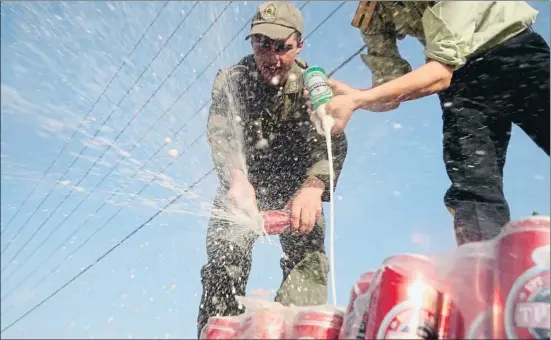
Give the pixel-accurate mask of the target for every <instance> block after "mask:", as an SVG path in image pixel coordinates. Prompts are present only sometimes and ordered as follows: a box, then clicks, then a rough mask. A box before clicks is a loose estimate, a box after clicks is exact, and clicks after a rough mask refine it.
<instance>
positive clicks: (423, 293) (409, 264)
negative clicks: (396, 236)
mask: <svg viewBox="0 0 551 340" xmlns="http://www.w3.org/2000/svg"><path fill="white" fill-rule="evenodd" d="M435 277H436V267H435V265H434V263H432V262H431V261H430V260H429V259H428V258H427V257H425V256H422V255H409V254H408V255H398V256H393V257H391V258H388V259H387V260H385V261H384V263H383V266H382V268H381V269H380V270H379V272H378V273H377V276H376V279H375V280H374V282H373V283H372V285H373V289H372V292H371V298H370V303H369V307H368V312H367V313H366V317H365V318H364V321H363V323H362V327H360V333H363V332H365V335H364V339H428V338H430V339H435V338H438V339H442V338H445V337H446V336H447V334H445V332H446V331H447V328H448V326H449V325H448V322H449V310H450V306H449V303H450V301H449V299H448V298H447V297H446V295H444V294H442V293H440V292H439V291H438V290H437V289H436V288H435V285H436V283H435V280H434V278H435Z"/></svg>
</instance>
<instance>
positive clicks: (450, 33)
mask: <svg viewBox="0 0 551 340" xmlns="http://www.w3.org/2000/svg"><path fill="white" fill-rule="evenodd" d="M488 6H491V2H487V1H441V2H439V3H438V4H436V5H435V6H433V7H429V8H427V10H426V11H425V13H424V14H423V29H424V32H425V39H426V47H425V52H424V53H425V56H426V58H427V63H426V64H425V65H423V66H421V67H419V68H417V69H416V70H414V71H412V72H409V73H407V74H405V75H403V76H401V77H399V78H396V79H394V80H392V81H390V82H388V83H385V84H384V85H381V86H378V87H375V88H371V89H367V90H364V91H360V92H357V93H356V95H355V99H354V102H355V106H356V107H357V108H363V109H366V110H370V111H386V108H387V107H392V106H394V105H396V104H399V103H400V102H403V101H408V100H414V99H418V98H422V97H426V96H429V95H431V94H434V93H438V92H441V91H444V90H446V89H447V88H448V87H449V85H450V83H451V79H452V76H453V72H454V71H455V70H457V69H459V68H460V67H462V66H463V65H465V63H466V61H467V57H468V56H469V55H470V54H471V53H472V52H473V51H471V41H472V39H474V32H475V28H476V22H477V19H478V18H480V16H481V15H482V13H484V11H486V10H487V7H488Z"/></svg>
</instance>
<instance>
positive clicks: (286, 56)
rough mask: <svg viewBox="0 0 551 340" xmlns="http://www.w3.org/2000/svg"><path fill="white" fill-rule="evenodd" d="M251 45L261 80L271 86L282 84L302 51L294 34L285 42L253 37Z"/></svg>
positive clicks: (264, 37) (260, 36)
mask: <svg viewBox="0 0 551 340" xmlns="http://www.w3.org/2000/svg"><path fill="white" fill-rule="evenodd" d="M251 43H252V47H253V54H254V59H255V61H256V65H257V68H258V71H259V72H260V75H261V76H262V79H263V80H264V81H265V82H267V83H270V84H273V85H280V84H282V83H283V82H284V81H285V80H286V76H287V73H288V72H289V71H290V70H291V67H292V66H293V63H294V62H295V59H296V57H297V55H298V54H299V52H300V50H301V49H302V42H300V41H298V40H297V35H296V33H294V34H292V35H291V36H290V37H289V38H288V39H287V40H272V39H270V38H268V37H266V36H264V35H253V36H252V37H251Z"/></svg>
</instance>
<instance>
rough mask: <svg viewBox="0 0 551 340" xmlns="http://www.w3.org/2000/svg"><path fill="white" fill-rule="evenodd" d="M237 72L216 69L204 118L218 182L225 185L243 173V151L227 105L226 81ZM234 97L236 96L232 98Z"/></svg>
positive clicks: (238, 131) (237, 123)
mask: <svg viewBox="0 0 551 340" xmlns="http://www.w3.org/2000/svg"><path fill="white" fill-rule="evenodd" d="M235 76H238V75H236V74H235V72H231V71H226V70H224V71H222V70H221V71H219V72H218V74H217V75H216V78H215V80H214V85H213V88H212V94H211V98H212V104H211V106H210V109H209V116H208V121H207V140H208V143H209V146H210V149H211V157H212V161H213V163H214V167H215V169H216V172H217V174H218V178H219V180H220V183H221V184H222V185H223V186H224V187H226V188H228V187H229V185H230V184H231V182H232V178H238V177H239V178H242V177H245V178H246V177H247V174H246V173H244V172H243V171H244V170H245V167H244V164H245V160H244V155H243V152H242V150H241V144H242V140H241V139H242V138H241V133H240V129H241V127H240V125H239V122H238V121H236V119H235V112H233V111H232V109H231V108H232V107H234V106H231V105H230V100H231V99H230V98H229V96H228V95H229V93H228V92H227V91H228V89H229V88H230V84H231V83H230V82H232V81H233V79H232V78H233V77H235ZM232 99H233V101H236V98H232Z"/></svg>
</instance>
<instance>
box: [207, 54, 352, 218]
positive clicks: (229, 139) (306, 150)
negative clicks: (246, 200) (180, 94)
mask: <svg viewBox="0 0 551 340" xmlns="http://www.w3.org/2000/svg"><path fill="white" fill-rule="evenodd" d="M305 67H306V65H305V64H303V63H301V62H297V63H296V64H294V65H293V67H292V69H291V71H290V75H289V80H287V82H286V83H285V85H283V86H282V87H280V88H278V87H275V86H270V85H268V84H265V83H264V82H263V81H262V80H261V79H259V78H260V75H259V74H258V71H257V69H256V64H255V61H254V58H253V56H252V55H249V56H247V57H245V58H243V59H242V60H241V61H240V62H239V63H238V64H237V65H234V66H232V67H230V68H229V69H225V70H221V71H220V72H219V73H218V75H217V76H216V79H215V81H214V86H213V91H212V105H211V107H210V111H209V118H208V123H207V138H208V142H209V145H210V147H211V154H212V159H213V162H214V165H215V167H216V170H217V173H218V175H219V180H220V184H221V189H225V188H227V186H228V185H229V183H228V182H227V180H228V170H229V169H230V168H235V169H243V168H244V165H246V171H247V176H248V178H249V181H250V182H251V184H252V185H253V187H254V188H255V191H256V194H257V199H258V203H259V205H260V208H261V209H262V210H266V209H281V208H283V205H284V204H285V203H287V201H288V200H289V199H290V198H291V197H292V196H293V195H294V194H295V193H296V191H297V190H298V189H300V187H301V186H302V184H303V183H304V181H305V180H306V178H307V177H308V176H316V177H318V178H320V179H321V180H322V181H323V182H324V183H325V190H324V194H323V197H322V199H323V200H324V201H327V200H328V199H329V190H330V187H329V176H328V166H327V164H328V158H327V149H326V144H325V138H324V137H323V136H320V135H319V134H318V133H317V132H316V130H315V127H314V126H313V124H311V122H310V117H309V115H308V112H307V110H306V99H305V97H304V94H303V88H304V84H303V79H302V72H303V70H304V68H305ZM332 142H333V162H334V164H333V165H334V168H335V183H337V180H338V177H339V174H340V172H341V169H342V166H343V163H344V160H345V157H346V153H347V141H346V137H345V135H344V133H340V134H336V135H334V136H333V137H332ZM222 191H223V190H222Z"/></svg>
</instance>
